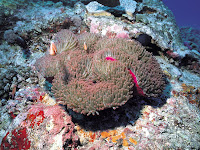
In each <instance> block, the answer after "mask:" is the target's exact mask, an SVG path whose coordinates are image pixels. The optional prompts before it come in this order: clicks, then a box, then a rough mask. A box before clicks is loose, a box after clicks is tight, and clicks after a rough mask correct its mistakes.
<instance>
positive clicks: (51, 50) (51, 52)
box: [49, 41, 57, 56]
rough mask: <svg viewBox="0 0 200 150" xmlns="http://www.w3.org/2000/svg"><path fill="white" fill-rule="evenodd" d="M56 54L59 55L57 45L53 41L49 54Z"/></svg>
mask: <svg viewBox="0 0 200 150" xmlns="http://www.w3.org/2000/svg"><path fill="white" fill-rule="evenodd" d="M56 53H57V48H56V45H55V43H54V42H53V41H51V45H50V48H49V54H50V55H52V56H54V55H56Z"/></svg>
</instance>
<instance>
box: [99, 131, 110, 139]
mask: <svg viewBox="0 0 200 150" xmlns="http://www.w3.org/2000/svg"><path fill="white" fill-rule="evenodd" d="M109 136H110V133H108V132H106V131H104V132H101V137H102V138H107V137H109Z"/></svg>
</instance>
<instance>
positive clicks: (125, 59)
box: [35, 31, 165, 115]
mask: <svg viewBox="0 0 200 150" xmlns="http://www.w3.org/2000/svg"><path fill="white" fill-rule="evenodd" d="M60 33H62V31H60ZM60 33H59V34H58V35H57V38H58V36H59V35H60ZM65 33H68V31H65ZM60 36H62V37H65V36H67V35H62V34H61V35H60ZM69 36H71V35H69ZM73 36H75V35H73ZM65 42H66V40H63V41H60V45H62V44H64V43H65ZM68 42H69V41H68ZM85 44H86V46H87V48H85V47H84V45H85ZM46 61H48V62H49V63H51V65H44V64H45V63H44V62H46ZM46 63H47V62H46ZM35 66H36V68H37V69H38V70H39V71H40V72H41V73H42V74H43V75H44V76H53V77H54V80H53V86H52V91H53V93H54V95H55V97H56V98H57V101H58V102H59V103H62V104H66V105H67V107H68V108H70V109H73V110H74V111H76V112H78V113H82V114H87V115H89V114H93V115H94V114H95V113H97V114H98V111H100V110H103V109H106V108H116V107H118V106H121V105H123V104H125V103H126V102H127V101H128V100H129V99H130V98H131V97H132V96H133V95H136V94H139V95H141V96H147V97H151V96H153V97H159V96H160V95H161V94H162V91H163V90H164V87H165V82H164V78H163V73H162V70H161V69H160V67H159V64H158V63H157V62H156V60H155V59H154V57H153V56H152V55H151V53H149V52H147V51H146V50H145V49H144V47H142V46H141V45H140V44H139V43H138V42H136V41H127V40H125V39H108V38H105V37H104V38H100V37H99V36H98V35H95V34H91V33H84V34H81V35H79V36H78V43H77V44H76V46H75V45H74V47H73V49H71V50H68V51H67V52H61V53H60V54H57V55H56V56H45V57H43V58H42V59H39V60H38V62H37V63H36V64H35ZM49 70H50V71H49Z"/></svg>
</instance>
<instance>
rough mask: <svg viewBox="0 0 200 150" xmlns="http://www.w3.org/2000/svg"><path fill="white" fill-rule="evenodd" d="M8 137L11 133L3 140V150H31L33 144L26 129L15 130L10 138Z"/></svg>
mask: <svg viewBox="0 0 200 150" xmlns="http://www.w3.org/2000/svg"><path fill="white" fill-rule="evenodd" d="M8 135H9V132H8V133H7V135H6V136H5V137H4V138H3V141H2V143H1V150H25V149H29V148H30V144H31V142H30V141H29V140H28V138H27V131H26V128H22V129H15V130H13V131H12V133H11V135H10V136H11V137H9V138H8ZM8 139H9V140H8Z"/></svg>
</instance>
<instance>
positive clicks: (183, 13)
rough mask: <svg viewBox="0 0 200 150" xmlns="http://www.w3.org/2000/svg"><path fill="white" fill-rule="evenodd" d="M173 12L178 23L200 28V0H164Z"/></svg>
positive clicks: (180, 25)
mask: <svg viewBox="0 0 200 150" xmlns="http://www.w3.org/2000/svg"><path fill="white" fill-rule="evenodd" d="M163 2H164V3H165V4H166V5H167V7H168V8H169V9H170V10H171V11H172V12H173V14H174V16H175V18H176V22H177V25H178V26H179V27H182V26H190V27H194V28H198V29H200V0H163Z"/></svg>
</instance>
